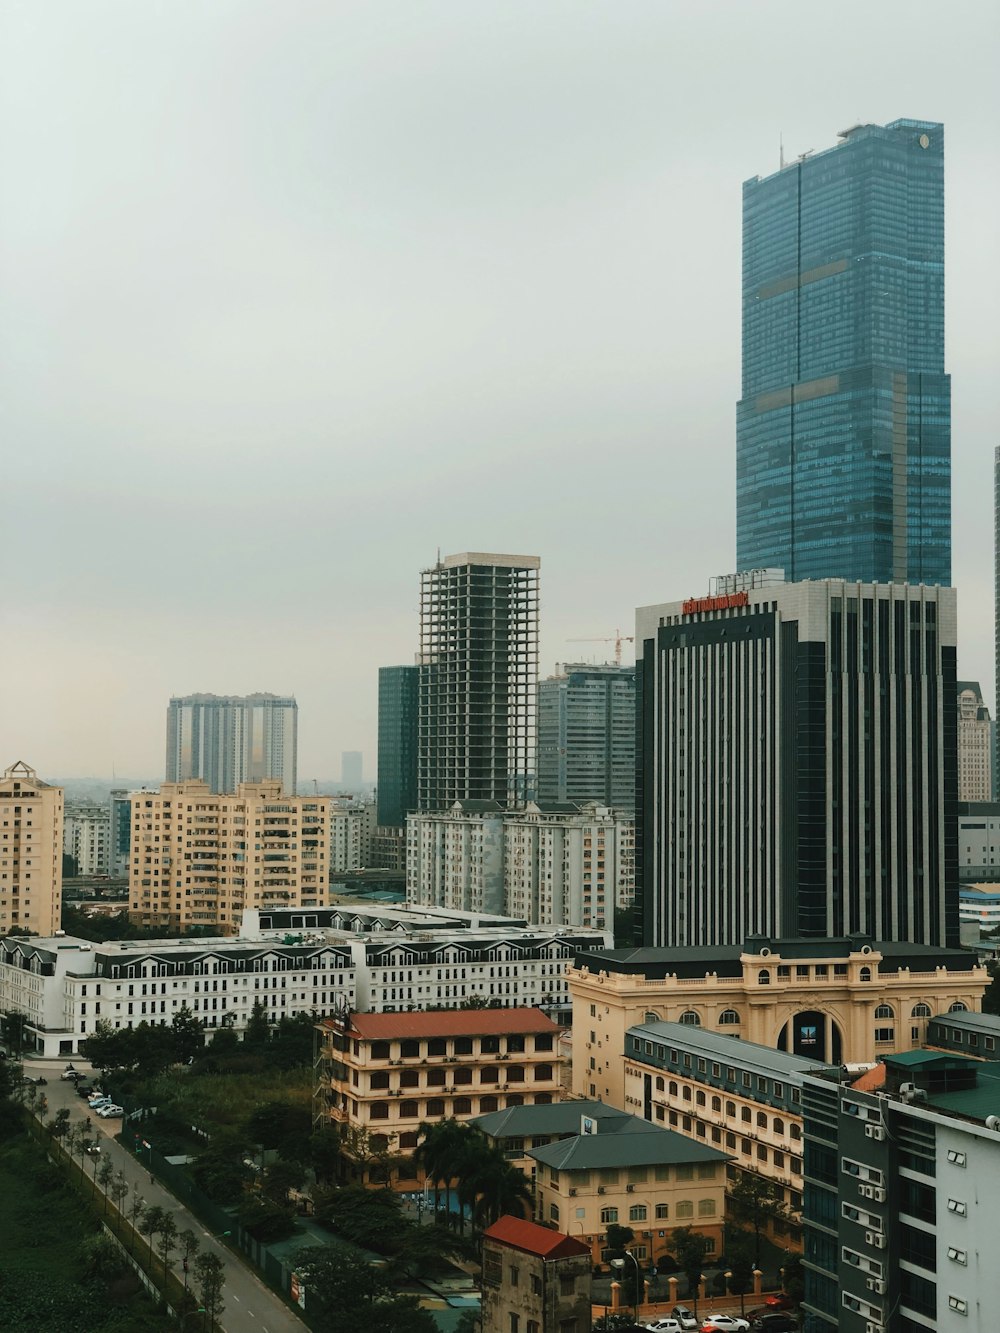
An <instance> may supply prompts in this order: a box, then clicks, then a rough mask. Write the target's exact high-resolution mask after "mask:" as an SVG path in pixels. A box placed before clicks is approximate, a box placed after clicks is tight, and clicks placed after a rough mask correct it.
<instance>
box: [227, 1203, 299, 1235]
mask: <svg viewBox="0 0 1000 1333" xmlns="http://www.w3.org/2000/svg"><path fill="white" fill-rule="evenodd" d="M236 1216H237V1218H238V1220H239V1223H240V1225H241V1226H244V1227H246V1229H247V1230H248V1231H249V1232H250V1233H251V1234H252V1235H253V1236H254V1237H255V1238H256V1239H257V1240H260V1241H263V1242H264V1243H265V1244H266V1243H267V1242H269V1241H273V1240H286V1239H287V1238H288V1237H289V1236H290V1235H291V1234H292V1232H293V1231H294V1230H295V1209H294V1208H292V1207H291V1206H290V1205H289V1204H287V1203H278V1202H276V1201H275V1200H274V1199H269V1198H268V1197H267V1196H266V1195H264V1194H261V1193H259V1192H258V1191H257V1190H249V1191H247V1192H246V1193H245V1194H244V1195H243V1197H242V1199H241V1200H240V1206H239V1208H238V1209H237V1212H236Z"/></svg>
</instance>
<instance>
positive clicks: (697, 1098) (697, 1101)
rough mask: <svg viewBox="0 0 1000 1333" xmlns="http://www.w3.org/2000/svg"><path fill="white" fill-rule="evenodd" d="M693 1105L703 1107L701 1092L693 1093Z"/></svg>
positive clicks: (703, 1098)
mask: <svg viewBox="0 0 1000 1333" xmlns="http://www.w3.org/2000/svg"><path fill="white" fill-rule="evenodd" d="M694 1104H695V1106H704V1105H705V1094H704V1093H703V1092H696V1093H695V1095H694Z"/></svg>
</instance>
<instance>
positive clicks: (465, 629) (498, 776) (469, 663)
mask: <svg viewBox="0 0 1000 1333" xmlns="http://www.w3.org/2000/svg"><path fill="white" fill-rule="evenodd" d="M540 565H541V562H540V560H539V559H538V557H537V556H533V555H490V554H485V553H482V552H466V553H465V554H462V555H449V556H446V557H445V558H444V559H443V560H439V561H438V563H437V564H436V565H434V566H433V567H432V568H431V569H426V570H424V571H423V573H422V574H421V576H420V657H419V667H420V682H419V703H418V746H417V756H418V758H417V803H418V808H419V809H420V810H427V811H434V810H446V809H448V808H449V807H450V806H451V805H453V804H454V802H456V801H470V800H471V801H495V802H497V803H498V804H499V805H501V806H504V807H507V808H514V807H517V806H518V805H523V804H524V801H525V799H526V797H527V793H528V790H529V786H530V784H531V782H532V780H533V770H534V761H535V712H536V700H535V692H536V688H537V684H538V578H539V568H540Z"/></svg>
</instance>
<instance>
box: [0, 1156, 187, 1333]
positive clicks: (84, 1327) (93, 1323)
mask: <svg viewBox="0 0 1000 1333" xmlns="http://www.w3.org/2000/svg"><path fill="white" fill-rule="evenodd" d="M99 1232H100V1227H99V1224H98V1222H97V1220H96V1218H95V1217H94V1215H93V1214H92V1213H91V1212H90V1210H89V1209H88V1208H87V1206H86V1205H85V1203H84V1202H83V1201H82V1200H81V1199H80V1198H79V1196H78V1195H77V1194H76V1193H75V1192H74V1191H73V1189H72V1188H71V1187H70V1186H69V1184H68V1183H67V1182H66V1180H65V1178H64V1176H63V1175H62V1173H60V1172H59V1171H58V1170H57V1169H56V1168H55V1167H53V1166H52V1165H51V1164H50V1163H49V1162H48V1161H47V1160H46V1158H45V1155H44V1152H43V1150H42V1149H41V1148H40V1147H39V1145H37V1144H36V1143H35V1142H34V1141H33V1140H31V1139H29V1138H28V1137H27V1135H25V1134H19V1135H17V1136H16V1137H12V1138H10V1139H7V1140H6V1141H5V1142H3V1143H0V1236H3V1246H2V1248H0V1328H3V1329H16V1330H37V1333H51V1330H53V1329H59V1330H60V1333H133V1331H134V1330H135V1329H137V1328H142V1329H143V1330H144V1333H158V1331H159V1330H165V1329H170V1328H173V1327H175V1325H174V1324H173V1322H172V1321H171V1320H169V1319H167V1317H166V1316H161V1315H158V1314H157V1313H156V1310H155V1309H154V1307H153V1305H152V1303H151V1301H150V1300H149V1299H148V1297H147V1296H146V1294H145V1292H144V1291H143V1290H142V1288H141V1287H140V1286H139V1283H138V1281H137V1280H136V1279H135V1277H134V1275H132V1274H131V1273H129V1274H127V1275H126V1274H124V1273H118V1274H108V1275H107V1277H105V1278H101V1277H97V1276H91V1277H88V1276H87V1260H86V1252H87V1249H88V1244H90V1243H92V1240H93V1238H94V1237H95V1236H97V1235H98V1234H99Z"/></svg>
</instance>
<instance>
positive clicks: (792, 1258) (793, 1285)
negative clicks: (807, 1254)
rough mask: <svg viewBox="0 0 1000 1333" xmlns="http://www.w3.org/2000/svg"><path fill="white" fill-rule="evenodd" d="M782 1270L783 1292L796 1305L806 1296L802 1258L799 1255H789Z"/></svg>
mask: <svg viewBox="0 0 1000 1333" xmlns="http://www.w3.org/2000/svg"><path fill="white" fill-rule="evenodd" d="M784 1269H785V1276H784V1288H785V1292H786V1293H787V1295H789V1296H791V1298H792V1300H793V1301H795V1303H796V1304H798V1303H799V1302H800V1301H801V1300H802V1297H803V1296H804V1295H805V1294H806V1278H805V1270H804V1269H803V1267H802V1256H801V1255H800V1254H790V1255H789V1256H788V1258H787V1259H786V1260H785V1263H784Z"/></svg>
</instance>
